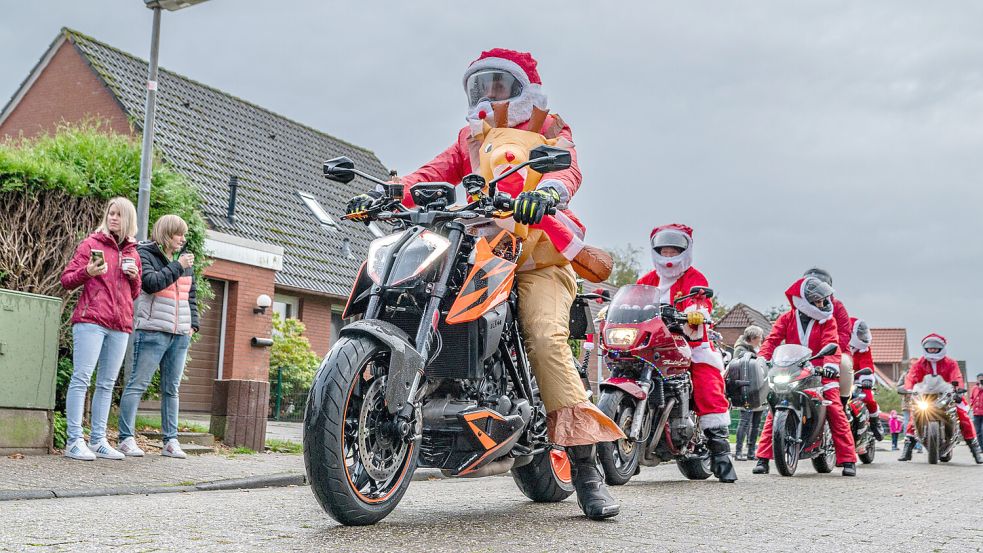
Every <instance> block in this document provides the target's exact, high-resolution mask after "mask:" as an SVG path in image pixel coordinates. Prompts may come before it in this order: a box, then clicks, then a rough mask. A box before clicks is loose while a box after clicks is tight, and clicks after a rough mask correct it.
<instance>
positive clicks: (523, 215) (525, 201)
mask: <svg viewBox="0 0 983 553" xmlns="http://www.w3.org/2000/svg"><path fill="white" fill-rule="evenodd" d="M559 202H560V194H559V193H558V192H557V191H556V190H553V189H544V190H533V191H531V192H523V193H522V194H519V197H517V198H516V199H515V205H514V206H513V208H512V218H514V219H515V220H516V222H518V223H521V224H523V225H535V224H537V223H539V222H540V221H542V220H543V217H545V216H546V212H547V211H548V210H549V209H550V208H551V207H555V206H556V204H557V203H559Z"/></svg>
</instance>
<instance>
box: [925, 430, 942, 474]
mask: <svg viewBox="0 0 983 553" xmlns="http://www.w3.org/2000/svg"><path fill="white" fill-rule="evenodd" d="M939 434H940V431H939V421H929V423H928V426H926V427H925V450H926V451H927V452H928V464H930V465H937V464H938V463H939V449H940V448H941V447H942V446H941V444H940V443H939V438H940V436H939Z"/></svg>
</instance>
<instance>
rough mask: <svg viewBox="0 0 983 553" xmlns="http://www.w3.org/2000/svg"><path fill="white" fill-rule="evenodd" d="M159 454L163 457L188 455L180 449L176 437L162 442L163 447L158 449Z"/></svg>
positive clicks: (177, 457)
mask: <svg viewBox="0 0 983 553" xmlns="http://www.w3.org/2000/svg"><path fill="white" fill-rule="evenodd" d="M160 454H161V455H163V456H164V457H174V458H175V459H186V458H187V457H188V456H187V455H186V454H185V453H184V450H182V449H181V444H179V443H178V441H177V438H171V439H170V440H167V443H166V444H164V449H162V450H160Z"/></svg>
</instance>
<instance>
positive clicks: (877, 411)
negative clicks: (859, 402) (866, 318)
mask: <svg viewBox="0 0 983 553" xmlns="http://www.w3.org/2000/svg"><path fill="white" fill-rule="evenodd" d="M834 316H835V312H834ZM860 322H863V321H861V320H860V319H858V318H856V317H850V329H851V331H850V342H849V344H848V347H849V348H850V353H852V354H853V370H854V373H856V372H859V371H860V370H862V369H870V372H871V374H869V375H865V376H858V377H856V381H857V383H858V384H870V386H861V387H860V389H861V391H862V392H863V395H864V405H866V406H867V411H868V412H869V413H870V416H871V418H875V417H880V416H881V408H880V407H879V406H878V405H877V400H876V399H874V388H873V385H874V383H875V382H876V378H874V374H873V372H874V356H873V355H871V353H870V344H867V343H864V341H863V340H861V339H860V337H859V336H857V323H860Z"/></svg>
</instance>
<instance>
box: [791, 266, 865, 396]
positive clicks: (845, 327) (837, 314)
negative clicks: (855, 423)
mask: <svg viewBox="0 0 983 553" xmlns="http://www.w3.org/2000/svg"><path fill="white" fill-rule="evenodd" d="M802 276H803V277H815V278H818V279H819V280H821V281H823V282H825V283H826V285H827V286H830V287H832V286H833V275H831V274H830V272H829V271H827V270H825V269H820V268H819V267H813V268H811V269H809V270H808V271H806V272H805V273H802ZM830 300H831V301H832V302H833V320H835V321H836V345H838V346H840V403H842V404H843V408H844V409H845V408H846V404H847V401H849V400H850V395H851V394H852V392H853V374H854V366H853V365H854V361H853V356H852V355H851V354H850V331H851V330H852V329H853V326H852V325H851V324H850V314H849V313H848V312H847V310H846V306H845V305H843V302H841V301H840V300H838V299H837V298H835V297H832V298H830Z"/></svg>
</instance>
